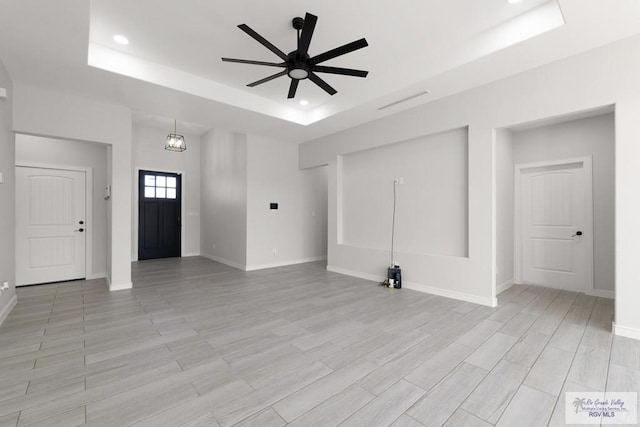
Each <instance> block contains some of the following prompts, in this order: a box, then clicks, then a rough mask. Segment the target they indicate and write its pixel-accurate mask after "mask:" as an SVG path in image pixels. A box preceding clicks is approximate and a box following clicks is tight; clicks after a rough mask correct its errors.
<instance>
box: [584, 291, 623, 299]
mask: <svg viewBox="0 0 640 427" xmlns="http://www.w3.org/2000/svg"><path fill="white" fill-rule="evenodd" d="M584 293H585V294H587V295H591V296H593V297H600V298H608V299H616V294H615V292H613V291H604V290H602V289H589V290H586V291H585V292H584Z"/></svg>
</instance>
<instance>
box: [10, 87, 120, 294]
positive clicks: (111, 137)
mask: <svg viewBox="0 0 640 427" xmlns="http://www.w3.org/2000/svg"><path fill="white" fill-rule="evenodd" d="M14 98H15V99H14V109H13V130H14V132H16V133H22V134H31V135H39V136H45V137H51V138H60V139H69V140H76V141H87V142H99V143H104V144H109V145H110V147H111V148H110V155H109V154H108V158H109V159H110V166H111V167H110V168H109V170H108V176H109V177H110V181H109V185H111V199H110V200H109V202H108V208H107V209H108V214H107V215H108V216H107V218H108V222H107V227H108V232H109V239H110V247H109V248H108V250H109V256H108V264H109V263H110V269H109V270H108V271H107V275H108V276H107V280H108V282H109V289H110V290H119V289H127V288H131V286H132V283H131V167H132V151H131V128H132V121H131V109H130V108H128V107H122V106H118V105H111V104H103V103H99V102H95V101H92V100H89V99H85V98H80V97H77V96H73V95H69V94H65V93H60V92H55V91H51V90H46V89H42V88H36V87H32V86H26V85H19V84H16V85H15V87H14Z"/></svg>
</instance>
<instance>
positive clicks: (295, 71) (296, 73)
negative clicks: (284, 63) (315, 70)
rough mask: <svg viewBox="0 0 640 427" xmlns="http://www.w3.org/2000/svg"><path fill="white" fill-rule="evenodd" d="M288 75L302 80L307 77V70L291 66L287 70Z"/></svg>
mask: <svg viewBox="0 0 640 427" xmlns="http://www.w3.org/2000/svg"><path fill="white" fill-rule="evenodd" d="M289 77H291V78H292V79H296V80H304V79H306V78H307V77H309V71H307V70H305V69H304V68H292V69H291V70H289Z"/></svg>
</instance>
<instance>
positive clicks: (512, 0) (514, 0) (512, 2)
mask: <svg viewBox="0 0 640 427" xmlns="http://www.w3.org/2000/svg"><path fill="white" fill-rule="evenodd" d="M521 1H522V0H507V3H509V4H517V3H520V2H521Z"/></svg>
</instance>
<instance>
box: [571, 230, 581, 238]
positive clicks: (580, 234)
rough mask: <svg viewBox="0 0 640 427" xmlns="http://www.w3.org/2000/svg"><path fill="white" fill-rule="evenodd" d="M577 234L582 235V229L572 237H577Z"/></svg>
mask: <svg viewBox="0 0 640 427" xmlns="http://www.w3.org/2000/svg"><path fill="white" fill-rule="evenodd" d="M576 236H582V231H576V234H574V235H573V236H571V237H576Z"/></svg>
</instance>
